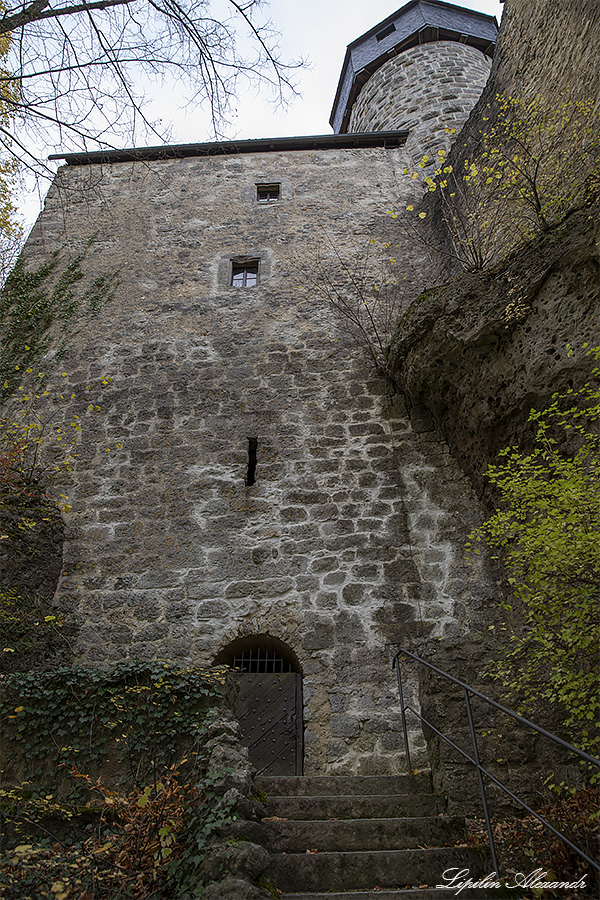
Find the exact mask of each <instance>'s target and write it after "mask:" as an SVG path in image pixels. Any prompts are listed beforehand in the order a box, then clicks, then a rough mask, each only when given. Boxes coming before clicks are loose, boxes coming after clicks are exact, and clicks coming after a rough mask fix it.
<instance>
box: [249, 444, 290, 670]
mask: <svg viewBox="0 0 600 900" xmlns="http://www.w3.org/2000/svg"><path fill="white" fill-rule="evenodd" d="M257 447H258V439H257V438H248V473H247V475H246V484H247V485H248V486H250V485H251V484H254V482H255V481H256V448H257ZM286 671H287V670H286Z"/></svg>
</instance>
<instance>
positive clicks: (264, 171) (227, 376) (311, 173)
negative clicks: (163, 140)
mask: <svg viewBox="0 0 600 900" xmlns="http://www.w3.org/2000/svg"><path fill="white" fill-rule="evenodd" d="M430 13H431V15H432V16H433V17H434V19H435V21H433V22H431V21H429V19H427V20H426V22H425V25H423V27H421V24H419V23H421V19H419V18H418V17H419V16H421V17H423V16H425V15H429V14H430ZM415 17H417V18H416V19H415ZM435 17H437V18H435ZM409 18H410V21H411V22H413V21H416V22H417V26H415V25H414V24H413V25H410V27H408V25H407V20H408V19H409ZM459 20H460V22H461V23H464V28H463V30H462V31H461V30H460V29H459V30H456V29H453V26H454V25H457V24H458V22H459ZM444 23H445V24H444ZM448 23H449V24H448ZM469 23H471V24H473V23H475V25H474V26H473V29H471V30H469V28H470V25H469ZM391 26H393V30H392V31H389V29H390V27H391ZM451 26H452V27H451ZM467 26H469V27H467ZM484 26H485V27H484ZM491 27H492V26H491V23H490V20H489V19H487V18H486V17H481V16H478V15H476V14H470V13H466V12H465V11H462V10H459V9H458V8H457V7H454V6H449V5H448V4H444V3H437V2H411V3H409V4H408V5H407V6H406V7H404V8H403V9H402V10H400V11H399V12H398V13H396V14H394V16H391V17H390V18H389V19H386V20H385V22H383V23H381V24H380V25H379V26H377V28H375V29H373V30H372V31H371V32H368V34H367V35H365V36H364V37H363V38H361V39H359V41H357V42H355V44H353V45H351V47H350V48H349V56H347V58H346V62H345V64H344V72H343V74H342V80H341V82H340V88H339V89H338V95H337V98H336V105H335V107H334V122H335V132H336V133H335V134H332V135H324V136H320V137H308V138H303V137H294V138H277V139H264V140H263V139H260V140H250V141H235V142H219V143H210V144H206V143H198V144H191V145H189V144H188V145H185V146H167V147H153V148H146V149H143V150H135V151H134V150H124V151H114V152H99V153H77V154H68V155H65V156H64V157H62V158H63V159H64V160H65V162H66V165H64V166H63V167H62V168H61V169H60V170H59V172H58V174H57V176H56V180H55V182H54V185H53V187H52V189H51V191H50V193H49V194H48V198H47V200H46V205H45V209H44V211H43V213H42V214H41V216H40V218H39V220H38V222H37V223H36V226H35V227H34V230H33V232H32V235H31V237H30V239H29V242H28V245H27V250H26V252H27V254H28V257H29V259H30V263H31V264H32V265H34V264H35V263H36V261H37V262H39V261H40V260H41V259H43V258H45V257H46V256H47V254H48V253H49V252H51V251H53V250H55V249H56V248H57V247H66V248H67V249H68V250H69V252H76V251H77V250H78V249H80V248H81V247H83V246H85V245H86V242H87V240H88V238H93V243H92V244H91V248H90V250H89V251H88V254H87V257H86V262H85V265H86V267H87V268H88V271H89V273H90V275H95V274H100V273H110V272H113V271H115V270H117V271H118V273H119V287H118V290H117V296H116V297H115V299H114V300H113V302H112V303H111V304H109V305H108V306H107V307H106V308H105V309H104V310H103V312H102V313H101V314H100V316H99V317H98V318H97V319H96V320H95V321H94V323H93V325H92V326H91V327H90V328H89V329H87V330H86V331H85V332H81V333H80V334H78V335H76V336H75V337H74V338H73V342H72V344H71V348H70V350H69V352H68V354H67V356H66V357H65V358H64V359H63V361H62V362H61V368H62V370H63V371H64V373H65V374H64V376H62V375H61V378H62V381H61V384H64V385H68V387H69V389H70V391H71V392H72V394H73V395H74V400H73V411H77V410H78V411H79V413H80V414H81V415H82V418H83V426H82V435H83V437H82V442H81V446H80V450H79V456H78V460H77V464H76V466H75V469H74V471H73V473H72V477H71V479H70V482H69V483H68V484H66V485H65V492H66V493H67V494H68V496H69V503H70V504H71V510H70V512H69V513H68V514H67V515H66V540H65V547H64V565H63V571H62V575H61V579H60V583H59V587H58V593H57V601H59V602H61V603H63V604H65V605H66V606H68V607H70V608H71V609H72V610H73V614H74V615H76V616H77V617H78V619H79V622H80V625H81V628H80V633H79V643H78V647H77V653H78V656H79V658H80V659H81V660H83V661H85V662H87V663H90V664H98V663H102V664H103V663H109V662H111V661H114V660H116V659H119V658H122V657H126V656H131V657H137V658H148V657H153V656H157V657H162V658H169V659H178V660H182V661H187V662H190V663H193V664H209V663H213V662H215V661H223V662H228V663H232V664H236V665H240V666H242V667H243V668H244V669H245V670H246V671H247V673H248V676H249V678H251V679H252V678H253V679H254V681H252V684H251V687H250V688H249V690H251V692H254V693H252V697H251V699H252V703H251V704H250V706H249V707H248V708H247V709H246V712H247V714H248V716H249V717H250V719H251V717H252V709H253V708H254V707H253V703H254V698H255V697H258V700H259V701H260V702H259V705H260V704H262V710H263V712H262V714H261V715H262V719H261V720H260V722H259V726H260V727H258V732H259V738H260V740H259V743H260V741H262V749H261V750H260V753H262V756H260V754H259V757H260V759H259V767H260V768H264V767H266V770H267V771H271V772H288V773H289V772H294V771H296V772H298V771H301V770H302V768H303V767H304V771H305V772H307V773H320V774H323V773H338V772H340V773H341V772H345V773H356V774H372V773H376V772H377V773H383V774H385V773H393V772H396V771H399V770H400V769H401V767H402V764H403V763H402V758H401V755H400V752H399V748H400V745H401V737H400V730H399V729H400V725H399V722H400V716H399V711H398V707H397V701H396V694H395V686H394V682H393V679H392V677H391V676H392V673H391V670H390V659H391V658H392V656H393V655H394V653H395V652H396V650H397V649H398V647H399V646H401V645H402V644H403V643H406V642H407V641H411V640H413V639H414V637H415V636H418V637H420V638H422V639H423V640H428V639H430V640H432V641H434V642H435V641H437V640H445V641H458V640H462V636H464V635H465V634H466V633H469V632H473V631H477V629H478V628H479V627H480V624H481V622H482V619H483V616H484V611H485V608H486V604H487V603H489V602H490V599H491V597H493V595H494V592H495V585H494V584H493V582H492V580H491V579H490V577H489V575H488V573H487V572H486V570H485V567H484V565H483V563H482V564H480V565H478V566H475V567H473V568H468V567H467V566H466V565H465V562H464V558H463V546H464V542H465V539H466V536H467V534H468V533H469V531H470V529H471V528H472V526H473V525H474V524H475V523H476V522H477V521H478V519H479V515H480V512H479V507H478V503H477V501H476V499H475V496H474V495H473V493H472V491H471V489H470V487H469V485H468V482H467V480H466V479H465V478H464V477H463V476H462V474H461V472H460V470H459V469H458V467H457V466H456V464H455V463H454V461H453V459H452V458H451V456H450V454H449V452H448V449H447V447H446V445H445V443H444V441H443V439H442V438H441V436H440V435H439V434H437V433H436V432H435V430H434V429H433V428H432V426H431V425H430V424H429V423H428V422H427V420H425V419H424V418H422V417H420V416H419V415H418V414H417V412H416V411H415V412H413V414H412V416H410V417H409V415H408V413H407V410H406V409H405V408H404V405H403V403H402V400H401V398H399V397H398V396H396V395H394V394H392V393H391V392H390V389H389V388H388V386H387V385H386V383H385V382H384V381H383V380H382V379H381V378H380V377H379V376H378V375H377V374H376V372H375V371H374V370H373V369H372V367H371V365H370V363H369V361H368V359H367V358H366V356H365V353H364V351H363V349H361V347H360V346H357V344H356V343H355V341H354V340H353V339H352V337H351V335H350V334H349V332H348V328H347V326H346V324H345V322H344V320H343V319H341V318H338V316H337V315H336V311H335V309H334V308H333V307H332V305H331V304H330V303H329V302H328V300H327V296H326V292H324V291H323V284H324V283H326V281H327V273H328V267H330V266H333V265H334V264H339V262H340V261H342V262H343V267H344V271H345V273H346V276H348V274H349V275H350V281H352V280H353V276H354V274H355V272H354V267H356V266H358V265H359V264H360V259H361V258H362V257H363V255H364V250H365V247H367V246H368V245H369V242H370V240H371V239H372V238H373V236H375V237H376V238H377V240H382V241H385V240H386V239H387V240H389V241H393V242H395V244H396V245H399V250H398V252H397V253H396V255H397V256H398V257H399V259H402V257H403V255H407V256H408V255H410V254H411V253H414V248H412V247H411V246H409V244H405V245H404V244H402V241H406V239H405V238H402V237H401V236H399V235H398V234H397V233H396V232H395V231H394V223H393V222H392V221H391V220H390V218H389V216H386V209H387V208H389V203H390V202H397V201H398V198H399V196H400V200H401V199H402V194H401V190H402V188H401V187H399V185H400V181H399V178H398V173H399V172H401V170H402V168H403V167H404V166H406V165H407V164H408V163H409V156H408V153H407V149H406V146H405V143H406V139H407V136H408V140H409V142H411V141H412V145H413V151H411V152H417V151H424V149H425V148H426V147H427V146H428V141H429V139H430V137H432V136H433V134H434V132H435V133H436V134H437V132H439V124H440V121H441V117H442V118H443V115H445V113H444V111H443V110H442V115H441V117H440V115H438V114H437V112H439V111H438V106H437V104H438V100H439V99H440V98H441V96H442V92H443V91H446V93H447V95H448V96H447V103H448V104H450V106H448V107H447V108H445V109H446V112H447V113H448V115H450V114H452V115H454V116H457V117H458V118H456V119H454V120H453V121H455V122H459V120H460V116H461V115H466V112H467V110H466V102H467V97H470V100H471V101H474V100H475V99H476V94H477V91H478V90H479V88H480V87H481V86H482V84H483V79H484V77H485V71H486V66H487V61H486V57H485V55H484V53H487V52H489V51H490V42H491V40H492V39H493V38H492V36H491ZM415 28H416V30H415ZM477 28H479V31H485V32H486V33H485V35H482V34H480V33H479V31H477ZM486 29H487V31H486ZM384 31H386V34H385V35H384V36H382V37H380V38H379V39H378V35H381V34H382V33H383V32H384ZM409 31H410V34H409ZM393 35H396V37H393ZM398 36H400V44H399V45H397V44H396V43H394V41H395V40H396V38H397V37H398ZM421 38H422V41H426V43H423V42H421ZM463 38H464V41H463ZM482 41H483V43H482ZM369 47H373V48H376V49H377V51H379V50H381V51H382V52H380V53H379V55H378V56H377V58H375V57H373V58H371V56H369V53H370V51H369V53H366V50H367V49H368V48H369ZM365 48H366V49H365ZM363 50H364V51H365V53H366V55H364V56H363V57H361V59H364V60H365V64H364V66H363V69H359V68H358V67H357V63H356V58H358V57H357V56H356V54H359V55H360V54H362V53H363ZM359 51H360V53H359ZM382 54H383V55H384V56H385V55H386V54H387V55H389V58H387V56H386V58H387V61H385V60H382V59H381V57H382ZM436 60H437V61H438V62H436ZM428 67H429V68H431V69H432V71H433V70H435V72H434V74H435V77H434V78H432V85H431V87H432V91H433V93H432V94H430V95H429V94H427V91H426V89H425V88H424V86H423V73H424V72H426V71H427V69H428ZM363 70H365V71H366V70H368V72H369V73H370V76H371V80H369V81H366V83H365V78H364V77H363V75H362V74H361V72H363ZM411 70H412V71H414V72H415V73H416V72H419V77H418V78H417V79H416V82H414V83H413V85H412V87H411V88H410V90H407V89H406V87H405V85H406V78H407V77H408V73H409V72H410V71H411ZM471 72H472V73H475V74H476V77H477V78H478V79H479V80H478V81H477V87H476V88H473V89H472V91H471V94H469V91H470V90H471V88H470V87H469V85H467V84H463V83H462V82H463V81H467V80H468V78H470V77H471V76H470V75H469V74H468V73H471ZM348 73H351V77H350V76H348ZM475 74H474V75H473V77H475ZM386 83H387V87H386ZM459 87H460V90H459ZM360 88H362V90H360V93H359V89H360ZM346 89H348V91H349V92H350V93H347V90H346ZM398 90H399V91H400V95H399V96H398V97H397V98H396V100H395V101H394V103H391V97H392V95H393V94H395V92H396V91H398ZM450 93H452V94H456V96H457V97H458V98H459V99H456V100H451V99H450ZM409 95H410V96H409ZM369 96H372V97H374V98H376V99H375V100H374V101H373V102H374V103H376V104H377V108H375V106H373V109H372V110H371V112H369V101H368V97H369ZM349 97H351V98H352V99H351V100H349V99H348V98H349ZM421 97H422V102H423V106H422V107H419V108H418V103H417V101H418V102H419V103H420V102H421V100H420V99H419V98H421ZM377 98H379V99H377ZM444 102H446V101H444ZM452 104H454V106H452ZM392 107H393V108H392ZM454 107H456V108H454ZM459 108H460V109H459ZM425 109H426V110H427V112H424V111H423V110H425ZM453 109H454V111H452V110H453ZM394 110H395V111H394ZM434 113H436V114H434ZM428 117H429V118H428ZM427 122H431V123H433V124H432V125H431V128H432V131H431V134H430V133H429V132H428V131H426V123H427ZM400 124H402V125H403V128H402V130H397V129H398V126H399V125H400ZM404 125H406V129H405V128H404ZM413 126H414V128H415V132H416V137H414V136H412V135H411V132H410V129H411V128H412V127H413ZM349 128H350V129H351V130H354V133H347V132H348V129H349ZM365 128H368V129H370V130H367V131H364V129H365ZM382 128H384V129H386V130H379V129H382ZM407 129H408V130H407ZM436 129H437V131H436ZM399 191H400V194H399ZM103 375H109V376H110V377H111V378H112V381H111V382H110V383H109V384H108V385H106V386H105V387H103V388H98V392H99V399H98V403H99V405H100V406H101V407H102V412H101V415H96V414H92V413H89V414H87V415H85V414H84V410H85V408H86V401H84V391H83V387H84V386H85V385H91V386H92V390H94V389H95V388H94V386H95V385H98V384H99V379H100V377H101V376H103ZM107 448H112V450H111V452H110V453H108V452H106V451H107ZM117 448H118V449H117ZM433 646H435V643H434V644H433ZM288 676H289V677H288ZM284 682H285V684H284ZM255 726H256V722H254V723H253V722H252V721H250V722H249V723H248V728H249V729H250V731H252V728H253V727H255ZM265 734H266V741H267V746H266V747H265V740H264V736H265ZM260 735H262V737H260ZM271 735H272V737H271ZM269 742H270V743H269ZM286 742H287V743H286ZM271 746H273V748H274V749H273V750H272V751H271V750H270V749H269V748H270V747H271ZM421 746H423V743H422V741H421ZM269 753H271V755H272V757H273V758H272V759H271V757H270V756H269ZM265 754H266V756H265ZM415 756H416V758H417V759H418V754H415ZM265 759H266V762H265ZM260 760H262V761H260Z"/></svg>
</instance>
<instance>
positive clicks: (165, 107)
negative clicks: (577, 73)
mask: <svg viewBox="0 0 600 900" xmlns="http://www.w3.org/2000/svg"><path fill="white" fill-rule="evenodd" d="M216 2H219V0H216ZM402 5H403V3H402V0H400V2H398V0H271V2H270V4H269V9H270V15H271V19H272V22H273V25H274V27H275V29H276V30H277V31H278V32H279V34H280V50H281V56H282V57H283V58H284V59H288V60H291V59H298V58H299V57H303V58H305V59H307V61H308V66H307V67H306V68H304V69H299V70H298V71H297V73H296V81H297V86H298V90H299V92H300V96H298V97H295V98H293V99H292V100H291V102H290V104H289V106H288V108H287V109H281V108H277V107H275V106H274V105H273V103H272V102H269V97H268V92H267V91H265V90H264V89H263V90H262V91H260V92H259V93H257V92H256V90H252V89H251V90H247V91H245V92H244V95H243V96H242V97H240V100H239V102H238V103H237V104H236V105H235V109H234V110H233V116H232V121H231V125H230V126H229V127H227V128H226V129H224V136H225V137H227V138H234V137H236V138H240V139H243V138H254V137H283V136H289V135H303V134H330V133H331V126H330V125H329V116H330V113H331V107H332V105H333V99H334V96H335V91H336V88H337V83H338V79H339V76H340V72H341V68H342V63H343V61H344V54H345V52H346V46H347V45H348V44H349V43H351V42H352V41H354V40H355V39H356V38H357V37H360V35H361V34H363V33H364V32H365V31H368V30H369V29H370V28H373V27H374V26H375V25H377V24H378V23H379V22H381V21H382V20H383V19H385V18H387V16H389V15H391V14H392V13H393V12H395V11H396V10H397V9H399V8H400V7H401V6H402ZM457 5H464V6H465V7H468V8H470V9H475V10H478V11H479V12H484V13H487V14H488V15H492V16H496V19H497V20H498V22H500V17H501V14H502V8H503V7H502V4H501V3H500V2H499V0H464V3H459V4H457ZM146 95H147V96H148V95H151V96H154V98H155V102H154V103H153V104H152V107H151V109H150V117H151V118H152V119H153V120H155V121H157V120H160V121H161V126H162V127H161V131H166V130H167V129H170V139H169V143H194V142H201V141H207V140H212V139H213V138H212V135H211V122H210V116H209V115H208V114H207V113H205V112H202V111H198V110H197V111H195V112H190V111H189V110H188V111H186V110H185V97H182V96H181V97H180V96H177V94H176V93H174V91H173V87H172V86H171V87H170V86H168V85H167V86H164V87H162V88H160V87H157V86H156V85H149V86H148V87H147V88H146ZM149 143H151V144H158V143H161V141H160V140H158V139H152V140H150V141H149ZM47 187H48V185H47V184H46V183H42V184H41V185H38V189H37V190H36V189H35V187H34V186H33V185H32V184H26V185H25V196H23V201H22V203H21V204H20V206H21V209H22V212H23V215H24V216H25V218H26V220H27V221H28V222H29V223H32V222H33V221H34V220H35V218H36V217H37V214H38V211H39V206H40V199H41V197H40V193H42V194H43V193H45V191H46V190H47Z"/></svg>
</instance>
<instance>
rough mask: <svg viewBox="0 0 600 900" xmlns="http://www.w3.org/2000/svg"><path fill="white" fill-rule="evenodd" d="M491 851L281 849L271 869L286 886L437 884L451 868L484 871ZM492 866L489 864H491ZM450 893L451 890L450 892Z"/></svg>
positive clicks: (342, 887) (340, 888)
mask: <svg viewBox="0 0 600 900" xmlns="http://www.w3.org/2000/svg"><path fill="white" fill-rule="evenodd" d="M486 864H487V861H486V854H485V852H481V851H480V850H479V849H476V848H472V847H443V848H434V849H428V850H371V851H352V852H347V853H335V852H334V853H328V852H326V853H280V854H275V855H273V856H272V857H271V863H270V866H269V868H268V869H267V871H266V872H265V875H266V876H267V878H269V879H270V880H272V881H273V882H274V883H275V884H276V885H277V887H278V889H279V890H280V891H283V892H286V891H287V892H290V893H291V892H293V891H296V892H298V891H308V892H310V891H313V892H316V893H323V892H328V891H338V892H339V891H360V890H363V891H365V890H371V891H372V890H373V889H374V888H381V889H382V890H383V889H393V888H395V889H399V888H403V887H411V886H414V885H429V886H431V887H434V886H435V885H436V884H440V883H442V875H443V873H444V872H445V871H446V870H447V869H451V868H453V869H454V868H457V867H458V868H460V869H463V868H466V869H469V871H470V873H471V877H475V876H477V875H484V874H486V871H489V868H488V869H487V870H486ZM487 865H488V866H489V864H487ZM444 893H445V894H446V896H447V895H448V892H447V891H445V892H444Z"/></svg>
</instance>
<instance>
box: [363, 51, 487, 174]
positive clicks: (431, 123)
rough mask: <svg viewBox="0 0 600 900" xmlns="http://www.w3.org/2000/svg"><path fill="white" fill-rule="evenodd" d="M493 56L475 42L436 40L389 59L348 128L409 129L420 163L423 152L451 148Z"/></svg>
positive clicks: (411, 145)
mask: <svg viewBox="0 0 600 900" xmlns="http://www.w3.org/2000/svg"><path fill="white" fill-rule="evenodd" d="M490 66H491V60H490V59H488V57H487V56H484V54H483V53H481V52H480V51H479V50H477V49H475V48H474V47H469V46H467V45H465V44H458V43H455V42H452V41H435V42H432V43H427V44H422V45H420V46H418V47H412V48H411V49H409V50H406V51H404V52H403V53H400V54H398V56H395V57H393V58H392V59H390V60H388V61H387V62H386V63H385V64H384V65H383V66H381V68H380V69H378V70H377V71H376V72H375V74H374V75H372V76H371V78H370V79H369V81H368V82H367V83H366V85H365V86H364V88H363V89H362V91H361V92H360V94H359V96H358V98H357V100H356V102H355V104H354V107H353V109H352V114H351V117H350V123H349V126H348V131H350V132H352V131H386V130H393V129H396V128H398V129H401V128H408V129H409V130H410V135H409V138H408V141H407V145H406V146H407V150H408V151H409V153H410V155H411V159H412V164H413V165H415V164H416V163H417V162H419V160H420V159H421V157H422V156H423V155H424V154H429V155H434V156H435V153H436V151H437V150H439V149H441V148H442V147H444V148H447V147H448V146H449V145H450V143H451V142H452V140H453V138H452V137H451V136H450V135H449V134H448V133H447V132H446V129H447V128H448V129H451V128H455V129H456V130H457V131H459V130H460V128H461V127H462V125H463V124H464V122H465V121H466V120H467V118H468V116H469V113H470V112H471V110H472V108H473V106H474V105H475V103H476V102H477V100H478V99H479V96H480V94H481V92H482V90H483V88H484V86H485V83H486V81H487V78H488V75H489V72H490Z"/></svg>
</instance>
